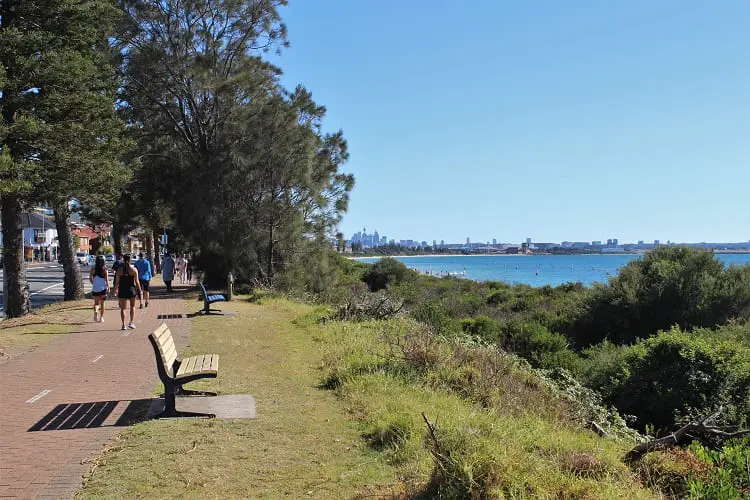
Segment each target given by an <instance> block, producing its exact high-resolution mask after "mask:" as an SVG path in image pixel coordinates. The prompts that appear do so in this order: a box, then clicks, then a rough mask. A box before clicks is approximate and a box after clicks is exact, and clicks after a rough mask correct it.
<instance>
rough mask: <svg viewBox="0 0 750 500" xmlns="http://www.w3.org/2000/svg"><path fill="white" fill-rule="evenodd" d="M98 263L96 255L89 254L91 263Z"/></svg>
mask: <svg viewBox="0 0 750 500" xmlns="http://www.w3.org/2000/svg"><path fill="white" fill-rule="evenodd" d="M94 264H96V255H89V265H90V266H93V265H94Z"/></svg>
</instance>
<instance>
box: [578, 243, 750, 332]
mask: <svg viewBox="0 0 750 500" xmlns="http://www.w3.org/2000/svg"><path fill="white" fill-rule="evenodd" d="M748 311H750V267H748V266H745V268H730V269H725V268H724V265H723V264H722V263H721V262H720V261H719V260H718V259H716V258H715V257H714V255H713V254H712V253H710V252H706V251H702V250H696V249H690V248H684V247H661V248H659V249H657V250H654V251H652V252H649V253H647V254H646V256H645V257H644V258H643V259H636V260H633V261H631V262H629V263H628V264H627V265H626V266H625V267H624V268H622V270H621V271H620V273H619V274H618V275H617V276H615V277H614V278H612V279H611V280H610V283H609V285H597V286H595V287H594V288H593V290H592V291H591V292H589V293H588V294H587V297H586V299H585V301H584V307H582V308H581V310H580V311H579V315H578V317H577V318H576V319H575V320H574V322H573V324H572V325H571V326H570V328H569V329H568V331H569V332H571V333H572V334H574V339H575V342H576V343H577V345H579V346H582V347H585V346H589V345H592V344H596V343H598V342H601V341H602V340H604V339H605V338H609V339H611V340H612V341H614V342H615V343H617V344H627V343H631V342H634V341H635V340H636V339H637V338H647V337H649V336H652V335H655V334H656V333H657V332H658V331H659V330H666V329H668V328H671V327H672V326H673V325H678V326H680V327H681V328H682V329H692V328H697V327H713V326H716V325H720V324H724V323H726V322H727V321H728V320H729V319H730V318H732V317H737V316H742V315H745V316H747V314H748Z"/></svg>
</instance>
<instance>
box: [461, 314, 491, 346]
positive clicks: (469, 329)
mask: <svg viewBox="0 0 750 500" xmlns="http://www.w3.org/2000/svg"><path fill="white" fill-rule="evenodd" d="M461 329H462V330H463V331H464V332H466V333H468V334H470V335H475V336H477V337H479V338H482V339H485V340H490V341H494V340H497V337H498V335H499V333H500V326H499V325H498V324H497V322H496V321H495V320H494V319H492V318H490V317H487V316H477V317H476V318H466V319H464V320H462V321H461Z"/></svg>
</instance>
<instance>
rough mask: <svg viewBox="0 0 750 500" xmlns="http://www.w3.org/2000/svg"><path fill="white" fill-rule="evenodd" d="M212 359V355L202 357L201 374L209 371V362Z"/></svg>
mask: <svg viewBox="0 0 750 500" xmlns="http://www.w3.org/2000/svg"><path fill="white" fill-rule="evenodd" d="M213 357H214V356H213V354H206V355H205V356H203V366H202V367H201V371H202V372H208V371H211V360H212V359H213Z"/></svg>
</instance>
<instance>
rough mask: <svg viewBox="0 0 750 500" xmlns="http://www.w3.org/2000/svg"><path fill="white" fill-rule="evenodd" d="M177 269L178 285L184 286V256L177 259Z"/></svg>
mask: <svg viewBox="0 0 750 500" xmlns="http://www.w3.org/2000/svg"><path fill="white" fill-rule="evenodd" d="M177 268H178V269H179V273H180V283H181V284H183V285H184V284H185V283H187V259H186V258H185V254H182V255H180V257H179V258H178V259H177Z"/></svg>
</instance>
